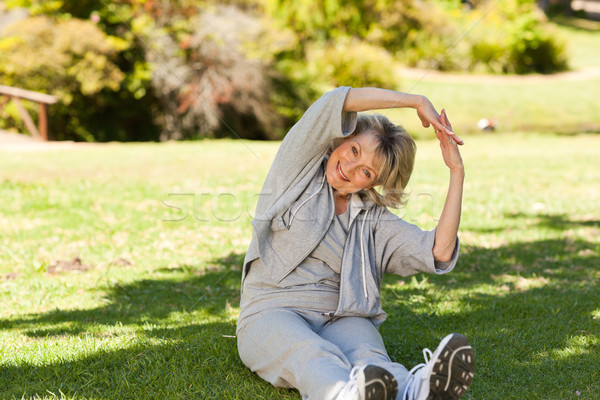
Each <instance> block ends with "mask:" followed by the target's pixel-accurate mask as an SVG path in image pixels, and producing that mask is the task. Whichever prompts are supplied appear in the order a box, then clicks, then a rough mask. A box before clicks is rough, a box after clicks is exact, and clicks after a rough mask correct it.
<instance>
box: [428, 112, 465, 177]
mask: <svg viewBox="0 0 600 400" xmlns="http://www.w3.org/2000/svg"><path fill="white" fill-rule="evenodd" d="M440 121H441V122H442V124H443V125H444V127H445V128H446V129H447V130H449V131H452V125H451V124H450V121H449V120H448V116H447V115H446V110H445V109H442V112H441V114H440ZM435 134H436V136H437V138H438V139H439V141H440V147H441V149H442V156H443V158H444V162H445V163H446V165H447V166H448V168H450V171H457V172H462V171H464V165H463V161H462V157H461V156H460V151H459V150H458V144H457V143H456V140H455V139H454V138H453V137H452V136H448V135H447V134H446V133H445V132H443V131H436V132H435Z"/></svg>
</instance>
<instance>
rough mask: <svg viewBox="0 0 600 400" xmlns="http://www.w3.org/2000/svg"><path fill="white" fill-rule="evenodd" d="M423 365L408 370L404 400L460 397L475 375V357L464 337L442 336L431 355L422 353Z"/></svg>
mask: <svg viewBox="0 0 600 400" xmlns="http://www.w3.org/2000/svg"><path fill="white" fill-rule="evenodd" d="M423 355H424V356H425V363H424V364H419V365H417V366H415V367H414V368H413V369H412V370H410V374H412V375H414V378H413V380H412V382H411V383H410V384H409V386H408V387H407V390H406V392H405V394H404V399H406V400H454V399H458V398H460V397H462V396H463V395H464V394H465V393H466V391H467V389H468V388H469V385H470V384H471V381H473V376H474V375H475V356H474V354H473V349H472V348H471V345H469V342H468V341H467V338H465V337H464V336H463V335H460V334H458V333H453V334H451V335H448V336H446V337H445V338H444V339H443V340H442V341H441V343H440V345H439V346H438V348H437V349H436V350H435V352H433V354H431V350H429V349H425V350H423Z"/></svg>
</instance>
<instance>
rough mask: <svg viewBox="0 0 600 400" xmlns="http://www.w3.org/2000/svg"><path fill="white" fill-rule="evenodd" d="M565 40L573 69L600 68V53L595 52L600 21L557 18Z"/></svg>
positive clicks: (559, 29) (557, 23) (555, 21)
mask: <svg viewBox="0 0 600 400" xmlns="http://www.w3.org/2000/svg"><path fill="white" fill-rule="evenodd" d="M552 22H554V23H555V24H556V27H557V30H558V32H559V35H560V36H561V37H562V38H563V40H564V43H565V47H566V51H567V55H568V58H569V66H570V67H571V69H580V68H590V67H600V52H598V51H595V49H596V48H597V46H598V38H599V36H600V21H592V20H587V19H578V18H564V17H555V18H553V19H552Z"/></svg>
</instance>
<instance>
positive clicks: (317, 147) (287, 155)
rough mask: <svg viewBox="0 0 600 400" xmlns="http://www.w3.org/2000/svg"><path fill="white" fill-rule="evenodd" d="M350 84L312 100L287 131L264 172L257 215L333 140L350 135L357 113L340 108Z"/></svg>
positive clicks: (315, 164) (303, 174)
mask: <svg viewBox="0 0 600 400" xmlns="http://www.w3.org/2000/svg"><path fill="white" fill-rule="evenodd" d="M349 90H350V87H339V88H337V89H334V90H332V91H330V92H327V93H325V94H324V95H323V96H322V97H320V98H319V99H318V100H317V101H316V102H315V103H313V104H312V105H311V106H310V107H309V108H308V110H306V112H305V113H304V115H303V116H302V118H301V119H300V120H299V121H298V122H297V123H296V124H295V125H294V126H293V127H292V129H291V130H290V131H289V132H288V133H287V135H286V136H285V138H284V140H283V141H282V143H281V146H280V147H279V150H278V151H277V154H276V155H275V159H274V160H273V164H272V165H271V169H270V170H269V173H268V175H267V178H266V180H265V183H264V185H263V189H262V191H261V195H260V198H259V202H258V205H257V209H256V211H257V215H262V214H263V213H264V212H265V211H266V210H267V209H269V208H270V207H271V206H273V205H274V204H275V203H276V202H277V200H278V199H280V198H281V196H282V195H283V194H284V193H285V192H286V191H288V190H289V188H291V187H293V186H296V185H298V184H299V183H300V181H301V180H302V179H303V178H305V177H306V176H308V175H310V176H312V175H314V171H313V170H314V169H315V168H317V167H318V164H319V162H320V160H321V159H322V157H323V156H324V155H325V153H326V152H327V148H328V147H329V144H330V143H331V141H332V140H334V139H336V138H340V137H345V136H348V135H350V134H351V133H352V132H353V131H354V129H355V127H356V115H357V114H356V113H355V112H342V108H343V106H344V101H345V100H346V95H347V94H348V91H349Z"/></svg>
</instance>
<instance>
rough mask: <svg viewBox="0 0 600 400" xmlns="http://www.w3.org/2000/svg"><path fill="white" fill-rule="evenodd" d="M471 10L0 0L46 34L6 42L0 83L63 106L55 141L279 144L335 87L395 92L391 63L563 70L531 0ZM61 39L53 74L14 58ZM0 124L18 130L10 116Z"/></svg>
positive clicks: (181, 0) (241, 0)
mask: <svg viewBox="0 0 600 400" xmlns="http://www.w3.org/2000/svg"><path fill="white" fill-rule="evenodd" d="M472 3H473V5H474V8H473V9H465V8H463V7H464V6H463V4H462V3H461V2H460V1H458V0H448V1H436V2H421V1H416V0H370V1H363V0H351V1H343V2H342V1H339V0H327V1H323V2H316V1H312V0H297V1H296V0H294V1H292V0H266V1H265V2H261V1H258V0H228V1H226V2H217V1H214V0H202V1H196V0H173V1H161V0H115V1H102V0H81V1H66V0H7V3H6V4H7V5H8V6H11V7H16V6H20V7H27V8H28V9H29V11H30V12H31V13H32V14H33V15H37V16H39V18H42V19H43V18H45V19H43V20H44V21H46V22H45V23H46V25H47V27H48V28H47V29H50V30H46V31H45V32H46V34H44V35H43V36H44V37H42V36H40V35H38V36H36V38H35V39H27V40H29V42H28V43H29V44H28V45H27V46H29V47H27V46H26V47H22V48H21V49H20V50H19V51H17V52H15V54H12V50H11V49H13V48H15V47H14V46H16V44H15V43H17V42H18V41H19V40H24V41H27V40H26V39H21V38H19V35H25V36H26V35H27V33H26V29H25V28H19V29H20V30H17V31H14V32H13V33H11V34H10V36H6V34H5V37H4V38H2V39H1V40H2V42H1V43H2V45H1V46H0V47H1V48H0V59H2V60H4V59H6V60H8V63H5V65H3V66H2V67H0V69H2V71H4V70H5V69H6V70H11V71H12V70H18V71H22V73H21V74H20V75H19V73H15V72H14V71H13V72H10V74H12V75H6V76H3V78H2V81H3V82H4V83H8V84H10V82H14V84H15V85H20V86H22V87H25V88H31V89H34V90H40V91H45V92H52V93H55V94H58V95H59V96H60V97H61V104H60V105H57V106H53V107H51V109H50V113H51V116H50V117H51V118H50V122H51V124H52V126H51V131H52V132H54V134H55V138H71V139H76V140H115V139H116V140H167V139H185V138H197V137H222V136H232V137H245V138H251V139H265V138H266V139H273V138H280V137H281V135H282V134H283V133H284V132H285V131H286V130H287V128H288V127H289V126H290V125H291V123H293V122H294V121H295V120H297V119H298V118H299V117H300V116H301V114H302V113H303V111H304V110H305V109H306V108H307V107H308V105H309V104H310V103H312V102H313V101H314V100H315V99H316V98H318V97H319V96H320V95H321V94H322V93H323V92H324V91H326V90H328V89H330V88H332V87H334V86H338V85H353V86H366V85H372V86H381V87H387V88H392V89H397V88H398V87H399V84H400V82H399V78H398V76H397V73H396V72H395V69H396V63H397V62H402V63H404V64H407V65H411V66H417V67H423V68H428V69H429V68H434V69H439V70H462V71H485V72H494V73H529V72H543V73H550V72H553V71H557V70H561V69H564V68H566V58H565V56H564V48H563V45H562V43H561V42H560V40H558V39H557V37H556V35H555V32H553V31H551V30H550V29H548V24H547V23H546V21H545V20H544V17H543V15H542V14H541V13H539V12H538V10H537V9H536V8H535V4H534V2H533V0H503V1H502V2H492V3H489V2H485V1H484V0H481V1H479V0H478V1H473V2H472ZM32 21H36V19H35V18H34V19H33V20H32ZM40 21H41V20H40ZM28 23H29V22H28ZM37 24H38V25H39V23H37ZM21 25H24V24H21ZM75 27H77V29H80V28H79V27H81V32H87V31H86V29H87V30H93V33H90V35H87V34H83V35H78V34H75V33H74V32H75ZM83 27H85V28H83ZM52 29H56V30H58V31H62V32H63V33H60V32H58V35H55V34H54V32H53V31H52V32H53V34H47V33H48V32H51V30H52ZM67 31H71V33H70V36H69V39H68V40H66V41H63V43H69V44H68V46H74V48H76V49H81V48H84V49H86V50H82V51H83V53H82V52H81V51H80V50H75V51H74V52H69V51H67V50H66V49H65V48H64V47H62V48H59V49H58V53H57V54H59V57H58V58H59V59H60V60H62V61H61V64H60V66H59V67H55V66H56V65H57V63H58V62H57V61H56V60H48V62H46V61H44V58H45V57H47V54H46V53H44V54H43V57H39V59H38V60H37V61H36V60H34V59H33V58H35V57H29V58H27V57H25V56H24V54H25V53H26V52H29V53H30V54H35V52H32V51H31V49H37V48H47V47H48V44H47V43H46V42H48V43H50V42H52V37H54V36H57V37H58V36H60V35H63V36H64V35H67V34H65V33H64V32H67ZM90 32H92V31H90ZM67 36H68V35H67ZM31 40H33V41H31ZM34 42H35V43H34ZM78 46H79V47H78ZM82 46H83V47H82ZM86 46H87V47H86ZM94 46H96V47H94ZM61 52H62V53H61ZM86 52H87V53H86ZM17 54H22V55H23V57H22V58H20V59H17V58H16V57H17ZM63 56H64V57H63ZM2 57H4V58H2ZM30 61H31V62H32V64H31V65H28V64H27V63H29V62H30ZM36 63H37V64H36ZM86 63H87V64H86ZM21 64H24V65H25V68H20V65H21ZM42 64H48V65H50V68H49V69H48V70H47V71H43V72H44V73H42V74H41V75H40V77H38V76H36V77H31V78H29V76H33V75H31V74H30V73H25V71H30V72H31V71H32V70H33V69H35V68H39V65H42ZM88 64H89V65H88ZM28 74H29V75H28ZM17 75H18V76H19V78H18V79H17V78H16V76H17ZM4 114H5V117H6V115H8V114H10V118H11V121H10V122H11V123H13V121H12V120H17V119H18V117H16V115H15V113H14V110H12V109H11V108H10V107H9V108H8V109H6V110H5V112H4ZM17 123H20V122H18V121H17Z"/></svg>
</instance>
